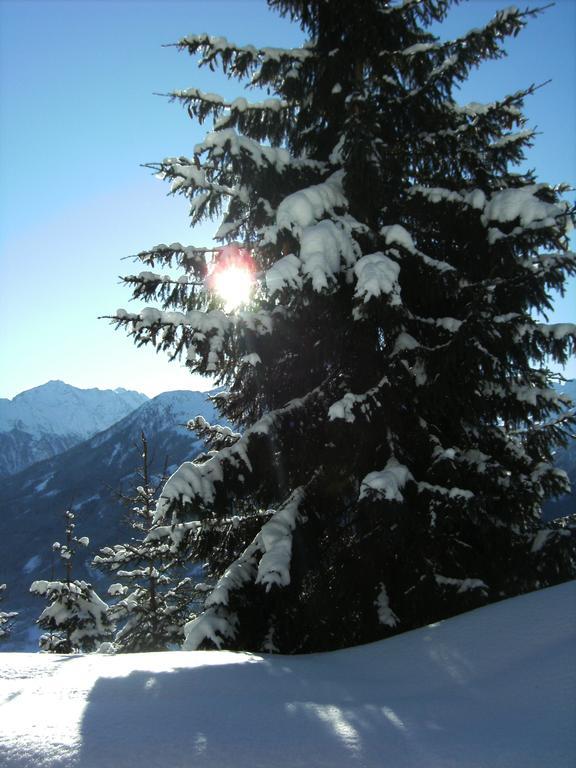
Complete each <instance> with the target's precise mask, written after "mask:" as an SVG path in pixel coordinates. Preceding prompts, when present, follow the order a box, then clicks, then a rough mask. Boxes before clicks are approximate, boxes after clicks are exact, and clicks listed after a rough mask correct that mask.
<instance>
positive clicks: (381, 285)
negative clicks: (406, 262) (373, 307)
mask: <svg viewBox="0 0 576 768" xmlns="http://www.w3.org/2000/svg"><path fill="white" fill-rule="evenodd" d="M354 274H355V275H356V290H355V292H354V295H355V297H356V298H358V299H363V301H364V303H366V302H368V301H370V299H372V298H377V297H378V296H381V295H387V296H389V297H390V304H392V305H395V306H398V305H400V304H401V303H402V299H401V298H400V284H399V282H398V278H399V275H400V265H399V264H397V263H396V262H395V261H392V259H390V258H389V257H388V256H386V255H385V254H384V253H381V252H377V253H369V254H367V255H366V256H362V258H361V259H359V260H358V261H357V262H356V264H355V265H354Z"/></svg>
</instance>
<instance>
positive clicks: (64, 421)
mask: <svg viewBox="0 0 576 768" xmlns="http://www.w3.org/2000/svg"><path fill="white" fill-rule="evenodd" d="M147 400H148V398H147V397H146V395H143V394H141V393H140V392H131V391H129V390H127V389H114V390H111V389H105V390H102V389H78V388H77V387H72V386H70V384H65V383H64V382H63V381H49V382H48V383H47V384H43V385H42V386H39V387H34V388H33V389H28V390H26V391H25V392H21V393H20V394H19V395H16V397H14V398H13V399H12V400H8V399H6V398H1V399H0V477H5V476H7V475H12V474H15V473H17V472H19V471H20V470H22V469H25V468H26V467H29V466H31V465H32V464H34V463H36V462H37V461H41V460H42V459H46V458H49V457H50V456H55V455H56V454H58V453H61V452H62V451H65V450H67V449H68V448H71V447H72V446H74V445H77V444H78V443H80V442H82V441H83V440H86V439H87V438H89V437H91V436H92V435H94V434H96V433H97V432H100V431H102V430H103V429H107V428H108V427H110V426H111V425H112V424H114V423H115V422H117V421H119V420H120V419H122V418H124V416H127V415H128V414H129V413H131V412H132V411H133V410H134V409H135V408H138V407H139V406H140V405H142V404H143V403H144V402H146V401H147Z"/></svg>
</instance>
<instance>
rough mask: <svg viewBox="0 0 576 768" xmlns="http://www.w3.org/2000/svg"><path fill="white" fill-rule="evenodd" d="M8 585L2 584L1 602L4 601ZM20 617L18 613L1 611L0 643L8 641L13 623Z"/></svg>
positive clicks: (0, 588)
mask: <svg viewBox="0 0 576 768" xmlns="http://www.w3.org/2000/svg"><path fill="white" fill-rule="evenodd" d="M5 590H6V584H0V602H2V601H3V600H4V592H5ZM16 616H18V613H17V612H16V611H0V641H2V640H6V638H7V637H8V635H9V634H10V631H11V629H12V623H13V621H14V619H15V618H16Z"/></svg>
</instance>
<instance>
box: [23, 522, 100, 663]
mask: <svg viewBox="0 0 576 768" xmlns="http://www.w3.org/2000/svg"><path fill="white" fill-rule="evenodd" d="M64 518H65V520H66V543H65V544H60V542H58V541H56V542H54V544H53V545H52V550H53V552H55V553H56V554H57V555H58V556H59V557H60V559H61V560H62V561H63V563H64V570H65V579H64V581H55V580H54V579H52V580H51V581H46V580H39V581H34V582H33V583H32V585H31V586H30V591H31V592H33V593H35V594H37V595H40V596H41V597H44V598H45V599H46V600H47V601H48V606H47V607H46V608H45V609H44V610H43V611H42V613H41V614H40V617H39V618H38V619H37V622H36V623H37V624H38V625H39V626H40V627H42V629H45V630H48V633H47V634H44V635H42V636H41V638H40V649H41V650H43V651H49V652H51V653H74V652H75V651H85V652H87V651H88V652H89V651H94V650H96V648H97V647H98V646H99V645H100V643H101V642H103V641H106V640H109V639H110V636H111V631H112V626H111V622H110V619H109V617H108V606H107V605H106V603H104V602H103V601H102V600H101V599H100V597H99V596H98V595H97V594H96V592H95V591H94V589H93V588H92V585H91V584H88V583H87V582H85V581H79V580H73V579H72V571H73V558H74V554H75V553H76V547H77V545H80V546H82V547H86V546H88V543H89V541H88V538H87V537H86V536H81V537H80V538H78V537H77V536H76V535H75V533H74V529H75V527H76V524H75V522H74V519H75V515H74V513H73V512H71V511H70V510H68V511H66V512H65V513H64Z"/></svg>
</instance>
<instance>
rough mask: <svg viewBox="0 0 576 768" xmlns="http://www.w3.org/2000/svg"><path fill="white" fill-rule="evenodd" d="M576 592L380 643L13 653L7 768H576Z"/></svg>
mask: <svg viewBox="0 0 576 768" xmlns="http://www.w3.org/2000/svg"><path fill="white" fill-rule="evenodd" d="M575 601H576V582H568V583H566V584H560V585H559V586H557V587H552V588H551V589H544V590H541V591H540V592H532V593H531V594H528V595H523V596H522V597H516V598H514V599H512V600H505V601H503V602H501V603H496V604H493V605H489V606H486V607H485V608H480V609H478V610H476V611H471V612H470V613H465V614H462V615H460V616H456V617H455V618H453V619H448V620H447V621H443V622H439V623H437V624H432V625H430V626H428V627H422V628H421V629H417V630H415V631H413V632H407V633H405V634H402V635H397V636H396V637H392V638H390V639H389V640H383V641H380V642H377V643H371V644H370V645H364V646H360V647H358V648H350V649H346V650H342V651H335V652H332V653H317V654H311V655H308V656H262V655H258V654H252V653H250V654H246V653H230V652H227V651H195V652H188V653H186V652H182V651H180V652H176V653H170V652H168V653H129V654H124V655H119V656H103V655H99V654H93V655H89V656H81V655H76V656H53V655H48V654H32V653H18V654H16V653H14V654H13V653H7V654H2V663H1V664H0V723H1V727H0V763H1V764H2V766H3V768H39V767H40V766H42V768H79V767H80V766H81V768H111V767H112V766H122V768H165V766H173V768H183V767H184V766H190V767H192V766H194V768H272V766H273V767H274V768H356V767H357V768H448V767H449V766H451V767H452V768H481V767H482V766H484V767H487V766H490V767H491V768H496V767H498V768H520V766H521V767H522V768H573V766H574V758H575V756H576V728H574V713H575V712H576V657H575V653H576V614H575V613H574V602H575Z"/></svg>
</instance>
